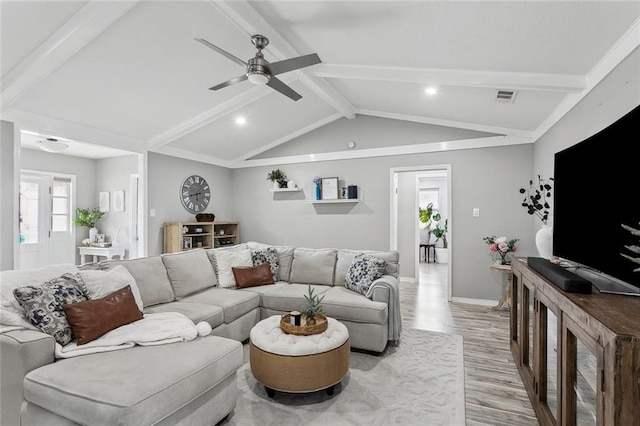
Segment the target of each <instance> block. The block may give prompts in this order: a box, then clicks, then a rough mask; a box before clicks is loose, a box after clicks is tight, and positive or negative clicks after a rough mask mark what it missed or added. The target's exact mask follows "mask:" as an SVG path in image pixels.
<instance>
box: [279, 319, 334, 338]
mask: <svg viewBox="0 0 640 426" xmlns="http://www.w3.org/2000/svg"><path fill="white" fill-rule="evenodd" d="M315 317H316V323H315V324H314V325H306V319H307V318H306V316H304V315H303V316H302V318H301V320H300V322H301V325H293V324H291V314H284V315H282V318H281V319H280V328H281V329H282V331H284V332H285V333H288V334H295V335H296V336H310V335H312V334H320V333H322V332H323V331H325V330H326V329H327V326H328V325H329V324H328V323H327V317H325V316H324V315H322V314H318V315H316V316H315Z"/></svg>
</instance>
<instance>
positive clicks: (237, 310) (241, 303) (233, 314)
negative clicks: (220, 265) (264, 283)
mask: <svg viewBox="0 0 640 426" xmlns="http://www.w3.org/2000/svg"><path fill="white" fill-rule="evenodd" d="M181 301H182V302H187V303H189V302H196V303H206V304H210V305H214V306H219V307H220V308H222V310H223V312H224V322H225V323H226V324H229V323H231V322H233V321H235V320H237V319H238V318H240V317H241V316H243V315H245V314H247V313H249V312H251V311H252V310H254V309H256V308H257V307H258V306H259V305H260V296H259V295H258V294H257V293H253V292H248V291H238V290H234V289H228V288H220V287H214V288H210V289H207V290H204V291H201V292H200V293H196V294H192V295H191V296H187V297H185V298H183V299H182V300H181Z"/></svg>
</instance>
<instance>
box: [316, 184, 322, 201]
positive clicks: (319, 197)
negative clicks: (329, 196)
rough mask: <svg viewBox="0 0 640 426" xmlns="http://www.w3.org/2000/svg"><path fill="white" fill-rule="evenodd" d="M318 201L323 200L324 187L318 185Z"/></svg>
mask: <svg viewBox="0 0 640 426" xmlns="http://www.w3.org/2000/svg"><path fill="white" fill-rule="evenodd" d="M316 200H322V187H320V185H316Z"/></svg>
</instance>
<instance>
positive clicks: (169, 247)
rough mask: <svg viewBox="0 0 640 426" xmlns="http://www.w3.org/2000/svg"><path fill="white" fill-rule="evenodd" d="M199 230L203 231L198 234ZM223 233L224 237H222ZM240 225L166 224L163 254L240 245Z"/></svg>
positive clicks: (206, 223) (234, 223)
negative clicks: (221, 233) (222, 233)
mask: <svg viewBox="0 0 640 426" xmlns="http://www.w3.org/2000/svg"><path fill="white" fill-rule="evenodd" d="M198 230H201V231H200V232H198ZM221 231H223V232H224V235H220V232H221ZM239 242H240V234H239V223H238V222H227V221H216V222H169V223H165V224H164V250H163V253H175V252H179V251H187V250H193V249H196V248H205V249H210V248H214V247H219V246H228V245H235V244H239Z"/></svg>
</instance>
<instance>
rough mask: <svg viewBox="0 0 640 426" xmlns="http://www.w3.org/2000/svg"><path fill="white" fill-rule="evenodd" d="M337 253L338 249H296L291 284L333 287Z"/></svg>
mask: <svg viewBox="0 0 640 426" xmlns="http://www.w3.org/2000/svg"><path fill="white" fill-rule="evenodd" d="M337 253H338V251H337V250H336V249H310V248H296V249H295V250H294V252H293V263H292V264H291V276H290V278H289V282H291V283H298V284H321V285H333V274H334V271H335V267H336V255H337Z"/></svg>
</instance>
